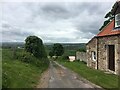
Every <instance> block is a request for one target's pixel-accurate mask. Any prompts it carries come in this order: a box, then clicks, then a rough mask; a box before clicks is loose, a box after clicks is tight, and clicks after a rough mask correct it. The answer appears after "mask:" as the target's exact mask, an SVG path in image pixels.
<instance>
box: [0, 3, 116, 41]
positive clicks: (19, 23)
mask: <svg viewBox="0 0 120 90" xmlns="http://www.w3.org/2000/svg"><path fill="white" fill-rule="evenodd" d="M113 4H114V2H5V3H2V6H0V8H1V7H2V17H0V19H2V20H0V21H1V22H0V24H1V25H2V27H1V29H2V31H0V33H2V41H4V42H24V40H25V38H26V37H27V36H29V35H36V36H38V37H40V38H41V39H42V40H43V42H45V43H51V42H52V43H56V42H57V43H61V42H62V43H63V42H64V43H71V42H72V43H87V42H88V41H89V40H90V39H91V38H92V37H93V36H95V35H96V34H97V33H98V32H99V28H100V27H101V25H102V24H103V21H104V16H105V14H106V13H107V12H108V11H110V10H111V8H112V6H113Z"/></svg>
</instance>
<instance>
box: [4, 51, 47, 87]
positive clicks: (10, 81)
mask: <svg viewBox="0 0 120 90" xmlns="http://www.w3.org/2000/svg"><path fill="white" fill-rule="evenodd" d="M14 54H15V55H14ZM47 67H48V64H46V61H43V60H39V59H37V58H35V57H34V56H30V55H29V54H27V53H25V52H24V50H22V49H21V50H16V51H15V53H14V52H13V50H11V49H3V51H2V69H3V70H2V76H3V77H2V87H3V88H33V87H35V86H36V85H37V83H38V81H39V78H40V75H41V73H42V72H43V71H45V70H46V69H47Z"/></svg>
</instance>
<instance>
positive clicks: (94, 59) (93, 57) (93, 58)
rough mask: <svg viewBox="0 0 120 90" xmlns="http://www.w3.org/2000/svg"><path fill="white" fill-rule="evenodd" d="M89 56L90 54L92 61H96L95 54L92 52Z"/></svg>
mask: <svg viewBox="0 0 120 90" xmlns="http://www.w3.org/2000/svg"><path fill="white" fill-rule="evenodd" d="M91 54H92V60H93V61H96V60H97V54H96V52H95V51H92V52H91Z"/></svg>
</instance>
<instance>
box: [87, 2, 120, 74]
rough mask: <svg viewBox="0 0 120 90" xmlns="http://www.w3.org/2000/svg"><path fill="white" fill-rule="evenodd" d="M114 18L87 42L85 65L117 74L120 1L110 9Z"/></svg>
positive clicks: (119, 54) (119, 59) (119, 52)
mask: <svg viewBox="0 0 120 90" xmlns="http://www.w3.org/2000/svg"><path fill="white" fill-rule="evenodd" d="M111 13H112V15H113V16H114V18H113V19H112V20H111V21H110V22H109V23H108V24H107V25H106V26H105V27H104V28H103V29H102V30H101V31H100V32H99V33H98V34H97V35H96V36H95V37H93V38H92V39H91V40H90V41H89V42H88V43H87V44H86V49H87V66H88V67H91V68H94V69H100V70H104V71H108V72H112V73H114V74H118V69H119V68H118V62H119V61H120V1H117V2H116V3H115V4H114V6H113V8H112V10H111Z"/></svg>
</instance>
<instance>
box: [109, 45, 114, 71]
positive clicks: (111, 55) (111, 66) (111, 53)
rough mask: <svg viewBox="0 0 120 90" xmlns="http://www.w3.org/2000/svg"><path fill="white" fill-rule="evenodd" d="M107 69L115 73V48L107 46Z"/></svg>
mask: <svg viewBox="0 0 120 90" xmlns="http://www.w3.org/2000/svg"><path fill="white" fill-rule="evenodd" d="M108 69H110V70H112V71H115V46H114V45H108Z"/></svg>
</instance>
